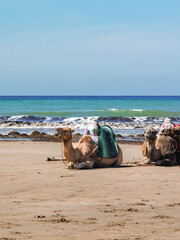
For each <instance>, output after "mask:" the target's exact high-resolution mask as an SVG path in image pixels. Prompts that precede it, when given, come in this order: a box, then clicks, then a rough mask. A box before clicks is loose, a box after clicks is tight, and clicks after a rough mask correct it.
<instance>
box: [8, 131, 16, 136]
mask: <svg viewBox="0 0 180 240" xmlns="http://www.w3.org/2000/svg"><path fill="white" fill-rule="evenodd" d="M8 136H16V137H17V136H19V132H16V131H12V132H10V133H8Z"/></svg>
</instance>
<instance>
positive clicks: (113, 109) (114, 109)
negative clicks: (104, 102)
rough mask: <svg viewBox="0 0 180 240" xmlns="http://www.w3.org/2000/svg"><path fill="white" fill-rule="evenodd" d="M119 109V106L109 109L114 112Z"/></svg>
mask: <svg viewBox="0 0 180 240" xmlns="http://www.w3.org/2000/svg"><path fill="white" fill-rule="evenodd" d="M118 110H119V109H117V108H110V109H109V111H112V112H116V111H118Z"/></svg>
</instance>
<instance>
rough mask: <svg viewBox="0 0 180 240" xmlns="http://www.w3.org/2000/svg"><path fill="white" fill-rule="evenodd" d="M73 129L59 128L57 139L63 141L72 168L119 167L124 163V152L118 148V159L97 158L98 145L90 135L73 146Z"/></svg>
mask: <svg viewBox="0 0 180 240" xmlns="http://www.w3.org/2000/svg"><path fill="white" fill-rule="evenodd" d="M73 132H74V130H73V129H71V128H69V127H64V128H57V129H56V131H55V134H54V135H55V137H57V138H59V139H60V140H62V143H63V153H64V156H65V158H66V160H67V161H68V162H71V167H72V168H76V169H83V168H93V167H111V166H114V167H119V166H120V164H121V163H122V161H123V157H122V150H121V149H120V147H119V146H118V149H119V155H118V157H116V158H111V159H103V158H99V157H98V156H97V145H96V144H95V143H94V142H93V140H92V138H91V136H90V135H85V136H82V137H81V139H80V140H79V142H78V143H77V145H76V147H75V148H74V147H73V144H72V133H73Z"/></svg>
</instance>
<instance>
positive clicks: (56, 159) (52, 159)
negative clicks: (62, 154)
mask: <svg viewBox="0 0 180 240" xmlns="http://www.w3.org/2000/svg"><path fill="white" fill-rule="evenodd" d="M47 161H62V158H57V157H48V158H47Z"/></svg>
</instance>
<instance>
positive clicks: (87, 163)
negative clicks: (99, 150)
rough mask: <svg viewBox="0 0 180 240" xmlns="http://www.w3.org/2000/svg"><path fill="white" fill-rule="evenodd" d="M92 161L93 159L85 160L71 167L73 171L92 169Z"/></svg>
mask: <svg viewBox="0 0 180 240" xmlns="http://www.w3.org/2000/svg"><path fill="white" fill-rule="evenodd" d="M93 165H94V160H93V158H87V159H86V161H84V162H81V163H74V164H73V167H74V168H75V169H87V168H93Z"/></svg>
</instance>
